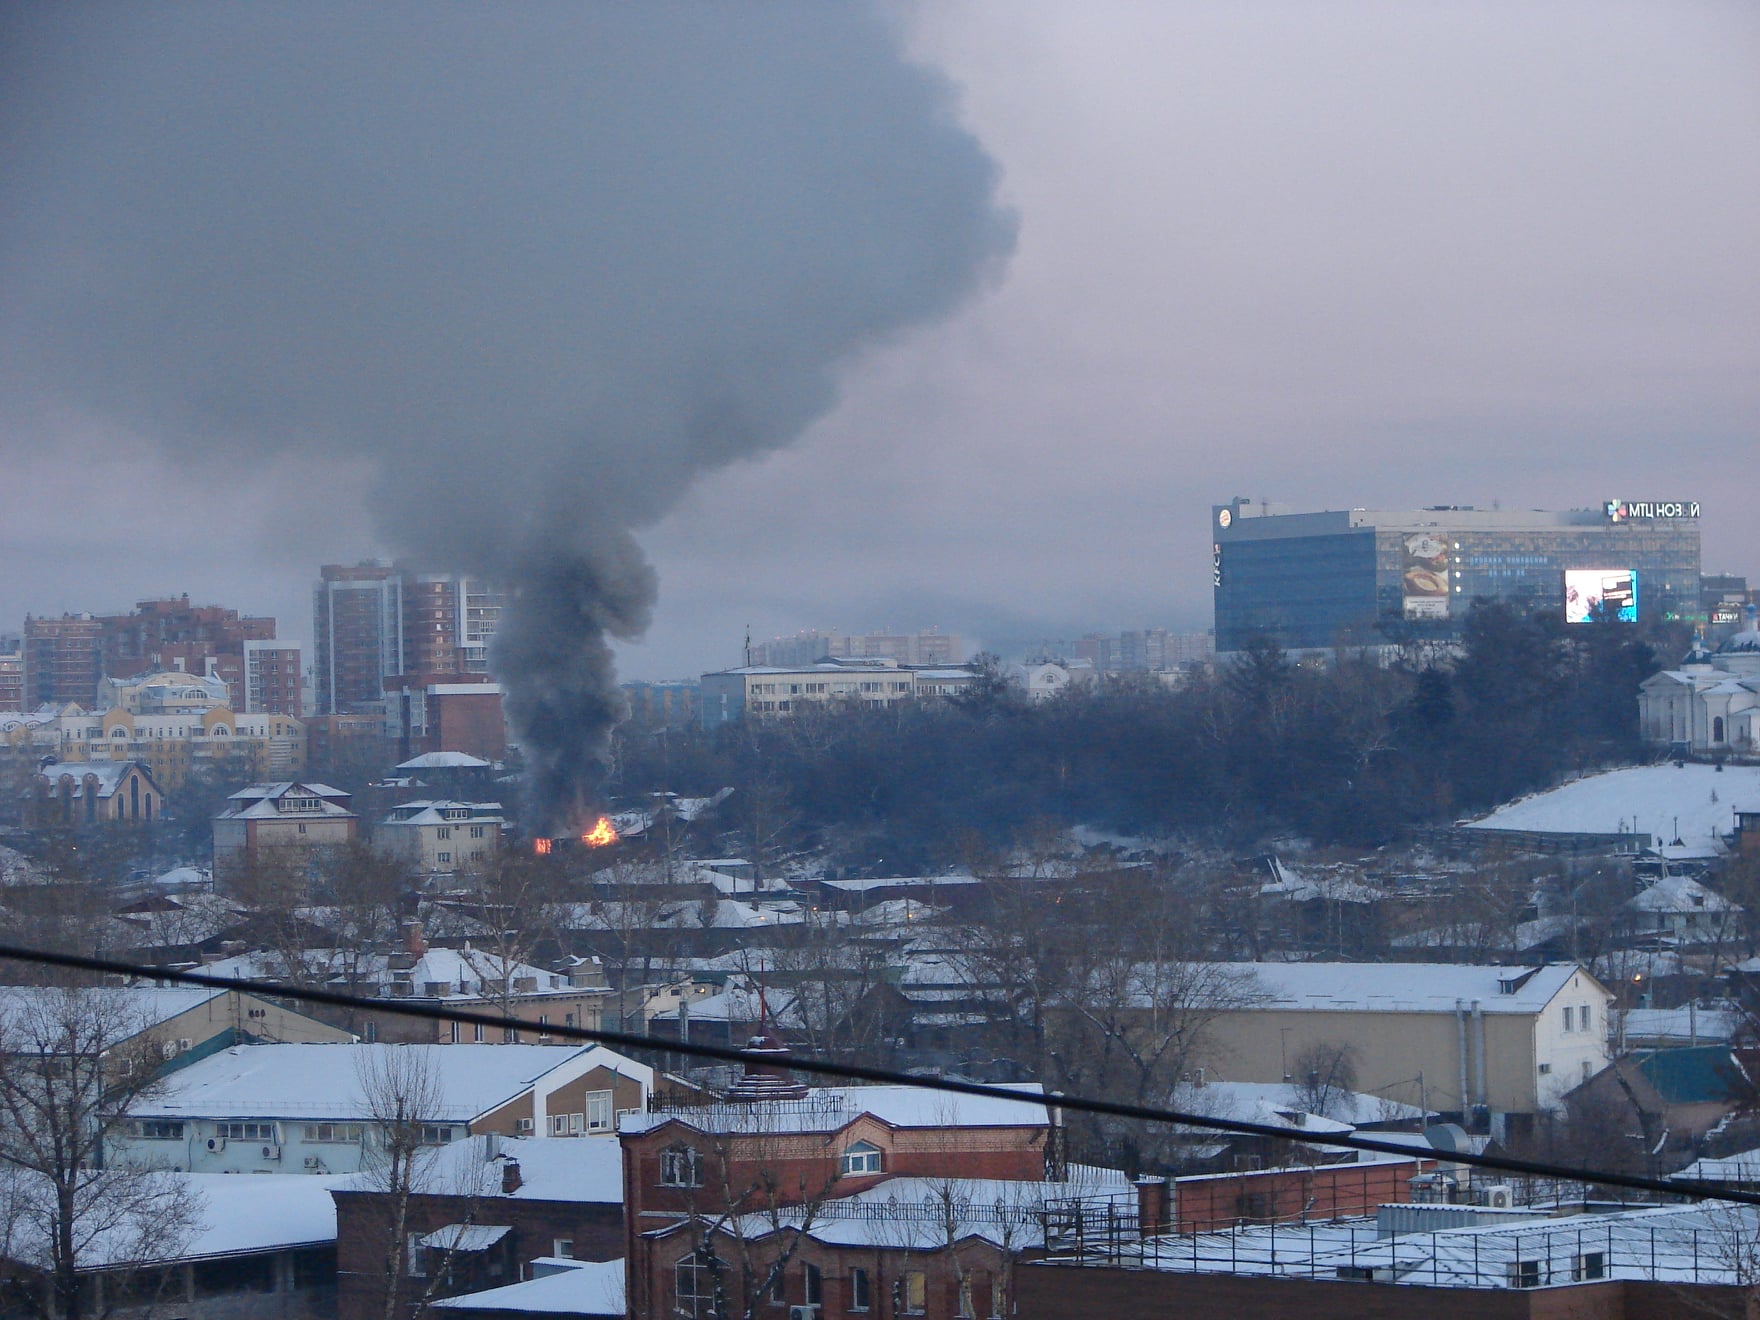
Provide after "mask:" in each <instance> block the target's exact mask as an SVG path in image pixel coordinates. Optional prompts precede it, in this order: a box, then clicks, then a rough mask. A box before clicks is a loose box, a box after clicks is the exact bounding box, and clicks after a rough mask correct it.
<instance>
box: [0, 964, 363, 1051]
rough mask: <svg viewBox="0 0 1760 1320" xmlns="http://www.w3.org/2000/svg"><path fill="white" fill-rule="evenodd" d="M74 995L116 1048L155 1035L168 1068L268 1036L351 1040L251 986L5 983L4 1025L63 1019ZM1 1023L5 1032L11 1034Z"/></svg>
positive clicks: (129, 1047)
mask: <svg viewBox="0 0 1760 1320" xmlns="http://www.w3.org/2000/svg"><path fill="white" fill-rule="evenodd" d="M69 996H75V997H77V1000H78V1006H79V1009H78V1011H79V1012H80V1014H81V1015H82V1016H84V1017H85V1018H87V1019H88V1020H90V1021H92V1022H94V1023H96V1024H99V1025H98V1028H97V1029H98V1030H100V1031H101V1033H102V1038H103V1039H105V1040H107V1041H108V1042H109V1047H110V1048H111V1049H114V1050H118V1051H120V1052H122V1053H124V1054H127V1055H133V1054H135V1053H138V1052H139V1051H138V1050H137V1048H136V1047H137V1046H139V1045H140V1044H141V1043H142V1042H143V1041H146V1042H150V1044H151V1046H152V1048H151V1050H150V1051H149V1053H151V1054H153V1055H156V1056H157V1057H159V1058H160V1059H163V1060H164V1061H165V1063H166V1064H167V1066H168V1068H169V1069H173V1070H174V1069H177V1068H182V1067H184V1066H186V1065H188V1064H191V1063H194V1062H196V1061H197V1060H200V1059H205V1058H207V1057H208V1056H210V1055H212V1054H215V1053H218V1052H219V1051H221V1050H225V1049H228V1048H230V1047H232V1046H234V1045H240V1044H245V1043H250V1042H265V1041H294V1042H309V1043H346V1042H348V1041H351V1040H353V1037H352V1036H350V1035H349V1034H348V1033H347V1032H346V1031H342V1030H340V1029H339V1028H336V1027H333V1026H330V1025H329V1024H328V1023H325V1022H319V1021H318V1020H317V1019H316V1018H310V1017H307V1016H306V1015H305V1014H303V1013H297V1012H294V1011H293V1010H292V1009H289V1008H287V1007H284V1006H283V1005H281V1004H278V1003H275V1002H273V1001H271V1000H268V999H263V998H261V997H259V996H257V995H253V994H251V993H249V992H248V991H244V990H210V989H206V988H203V987H200V986H171V987H155V986H140V987H120V986H94V987H90V988H87V989H82V990H78V991H68V990H61V989H57V988H53V987H42V986H23V985H9V986H0V1029H4V1028H6V1027H7V1026H9V1025H10V1024H11V1023H14V1022H17V1023H20V1024H23V1023H28V1022H33V1021H56V1020H60V1019H61V1018H62V1017H63V1016H64V1015H65V1013H66V1010H65V1009H64V1008H62V1007H61V1004H62V1002H63V1001H64V1000H66V999H68V997H69ZM10 1034H11V1033H10V1031H4V1030H0V1036H5V1035H10Z"/></svg>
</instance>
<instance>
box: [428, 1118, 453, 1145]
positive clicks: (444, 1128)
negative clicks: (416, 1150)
mask: <svg viewBox="0 0 1760 1320" xmlns="http://www.w3.org/2000/svg"><path fill="white" fill-rule="evenodd" d="M451 1140H452V1125H451V1124H450V1123H423V1124H422V1145H424V1146H444V1145H446V1144H447V1143H448V1142H450V1141H451Z"/></svg>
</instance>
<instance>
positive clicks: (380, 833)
mask: <svg viewBox="0 0 1760 1320" xmlns="http://www.w3.org/2000/svg"><path fill="white" fill-rule="evenodd" d="M506 824H507V822H506V820H505V818H504V817H503V816H502V814H501V804H500V803H499V802H454V801H452V800H451V799H448V798H442V799H438V800H433V801H429V800H421V801H416V802H405V803H403V804H402V805H401V806H396V807H393V808H391V810H390V812H389V813H388V814H387V815H386V817H385V819H384V820H382V821H380V822H379V824H378V826H377V827H376V828H375V829H374V831H373V841H374V843H376V844H377V845H378V846H379V847H380V848H381V849H382V850H383V851H385V852H387V853H389V854H391V855H392V856H393V857H396V858H398V859H399V860H401V861H402V862H403V863H404V864H405V865H406V866H408V867H409V868H410V870H411V871H412V872H414V873H416V874H417V875H452V874H454V873H456V872H459V871H472V870H476V869H479V868H481V867H484V866H487V865H488V864H489V862H490V861H491V860H492V859H493V858H494V856H495V854H496V852H497V851H499V850H500V847H501V831H502V830H503V828H505V826H506Z"/></svg>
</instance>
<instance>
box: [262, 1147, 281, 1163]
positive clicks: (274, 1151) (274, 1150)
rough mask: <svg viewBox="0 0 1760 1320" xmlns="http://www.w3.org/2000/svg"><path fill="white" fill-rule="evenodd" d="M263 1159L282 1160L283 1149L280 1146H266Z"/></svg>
mask: <svg viewBox="0 0 1760 1320" xmlns="http://www.w3.org/2000/svg"><path fill="white" fill-rule="evenodd" d="M263 1158H264V1159H266V1160H278V1159H280V1158H281V1147H279V1146H264V1147H263Z"/></svg>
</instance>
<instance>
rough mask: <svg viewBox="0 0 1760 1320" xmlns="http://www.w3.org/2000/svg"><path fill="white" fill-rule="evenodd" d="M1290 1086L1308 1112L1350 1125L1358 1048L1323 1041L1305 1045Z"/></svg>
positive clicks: (1297, 1058) (1296, 1063) (1297, 1057)
mask: <svg viewBox="0 0 1760 1320" xmlns="http://www.w3.org/2000/svg"><path fill="white" fill-rule="evenodd" d="M1291 1087H1292V1089H1293V1090H1294V1091H1295V1099H1296V1103H1297V1104H1298V1105H1300V1106H1301V1107H1302V1109H1303V1110H1304V1111H1305V1112H1307V1113H1310V1114H1318V1115H1319V1116H1320V1117H1321V1118H1333V1119H1338V1120H1340V1121H1346V1122H1348V1121H1349V1117H1350V1108H1351V1096H1352V1095H1353V1094H1354V1093H1355V1092H1356V1089H1357V1047H1356V1046H1354V1045H1348V1044H1341V1043H1339V1042H1337V1041H1324V1040H1317V1041H1315V1042H1313V1043H1312V1044H1310V1045H1306V1046H1304V1047H1303V1048H1302V1050H1301V1051H1300V1052H1299V1053H1298V1054H1297V1055H1296V1057H1295V1074H1294V1081H1293V1082H1291Z"/></svg>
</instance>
